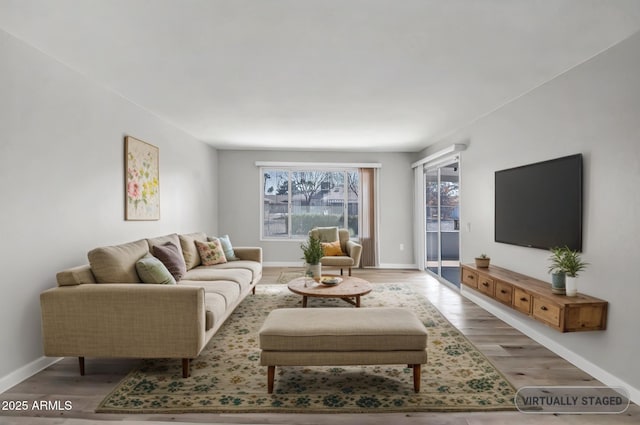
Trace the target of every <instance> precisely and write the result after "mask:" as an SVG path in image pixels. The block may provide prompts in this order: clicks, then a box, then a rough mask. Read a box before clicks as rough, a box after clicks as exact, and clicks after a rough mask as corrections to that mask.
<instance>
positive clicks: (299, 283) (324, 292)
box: [287, 276, 373, 308]
mask: <svg viewBox="0 0 640 425" xmlns="http://www.w3.org/2000/svg"><path fill="white" fill-rule="evenodd" d="M323 277H338V278H340V279H342V282H340V283H338V284H337V285H323V284H322V283H318V282H316V281H315V280H313V279H311V278H308V277H299V278H297V279H293V280H292V281H290V282H289V284H288V285H287V286H288V287H289V290H290V291H291V292H293V293H294V294H298V295H302V307H303V308H304V307H306V306H307V299H308V298H309V297H316V298H340V299H343V300H344V301H346V302H348V303H349V304H352V305H355V306H356V307H360V297H361V296H362V295H366V294H368V293H369V292H371V289H373V288H372V286H371V284H370V283H369V282H367V281H366V280H364V279H360V278H359V277H353V276H323Z"/></svg>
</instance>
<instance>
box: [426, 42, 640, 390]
mask: <svg viewBox="0 0 640 425" xmlns="http://www.w3.org/2000/svg"><path fill="white" fill-rule="evenodd" d="M465 140H466V141H468V143H469V148H468V149H467V151H465V152H463V153H462V163H461V178H462V188H461V199H462V208H461V221H462V229H463V234H462V255H463V259H464V260H465V261H466V262H471V261H472V259H473V257H474V256H475V255H477V254H478V253H481V252H487V253H489V254H490V255H491V257H492V262H493V263H494V264H496V265H499V266H503V267H506V268H509V269H512V270H515V271H518V272H521V273H524V274H527V275H531V276H534V277H537V278H539V279H543V280H546V281H549V275H548V274H547V266H548V261H547V258H548V252H546V251H544V250H537V249H531V248H521V247H515V246H511V245H506V244H500V243H495V242H494V241H493V195H494V193H493V179H494V172H495V171H496V170H500V169H504V168H508V167H513V166H517V165H523V164H527V163H531V162H536V161H540V160H546V159H551V158H556V157H560V156H564V155H569V154H574V153H582V154H583V155H584V166H585V170H584V183H585V187H584V195H585V200H584V207H585V213H584V245H583V252H584V258H585V260H586V261H588V262H589V263H591V265H590V266H589V268H588V269H587V270H586V271H585V272H584V273H583V274H582V275H581V276H580V283H579V285H580V288H579V290H580V291H581V292H584V293H586V294H589V295H593V296H596V297H599V298H603V299H605V300H607V301H609V315H608V327H607V330H606V331H603V332H584V333H571V334H560V333H557V332H555V331H553V330H551V329H549V328H547V327H545V326H544V325H541V324H539V323H537V322H534V321H531V320H529V319H522V317H523V316H520V315H518V314H516V313H512V312H511V311H509V310H508V309H505V308H503V307H502V306H500V305H498V304H497V303H490V307H491V309H492V310H493V311H494V312H497V313H498V314H500V315H501V316H504V317H506V318H507V319H510V320H516V321H522V326H523V327H524V329H526V330H527V332H529V333H530V334H532V335H536V336H537V337H539V338H540V339H542V340H544V341H546V342H547V343H549V345H550V346H552V347H554V349H555V350H556V351H558V352H561V353H563V354H565V355H567V358H569V359H570V360H572V361H574V362H576V363H577V364H579V365H581V366H583V367H585V368H587V369H588V371H590V372H592V373H595V374H596V377H598V378H600V379H604V380H608V381H609V382H610V383H612V382H626V383H627V384H628V386H630V387H634V388H635V393H634V394H635V397H636V398H635V400H636V401H638V399H639V398H640V390H639V389H640V368H638V367H637V353H638V352H640V338H638V329H637V328H638V324H639V323H640V309H639V308H637V305H636V304H637V303H638V301H639V300H640V283H639V281H638V276H637V275H638V273H637V269H636V267H637V263H638V259H640V238H639V235H640V224H639V220H638V219H639V217H640V195H639V194H640V190H639V189H638V186H639V184H640V34H636V35H635V36H633V37H631V38H630V39H628V40H626V41H624V42H622V43H620V44H619V45H617V46H615V47H613V48H611V49H610V50H608V51H606V52H604V53H602V54H600V55H598V56H597V57H595V58H593V59H591V60H590V61H588V62H586V63H584V64H582V65H581V66H579V67H577V68H574V69H573V70H571V71H569V72H567V73H565V74H564V75H561V76H560V77H558V78H556V79H555V80H553V81H551V82H549V83H547V84H545V85H544V86H542V87H540V88H538V89H536V90H534V91H532V92H530V93H529V94H527V95H525V96H523V97H521V98H519V99H518V100H516V101H514V102H512V103H510V104H509V105H507V106H505V107H503V108H502V109H500V110H498V111H497V112H495V113H493V114H491V115H489V116H487V117H485V118H483V119H481V120H479V121H477V122H476V123H474V124H472V125H469V126H468V127H467V128H464V129H462V130H460V131H458V132H457V133H456V134H454V135H452V136H451V137H448V138H447V139H446V140H443V141H441V142H440V143H439V144H438V147H441V146H444V145H447V144H451V143H457V142H460V141H465ZM432 150H437V148H436V147H434V148H432V149H430V151H432ZM426 153H427V152H423V153H422V155H424V154H426ZM467 223H470V225H471V231H470V232H466V231H465V229H466V224H467Z"/></svg>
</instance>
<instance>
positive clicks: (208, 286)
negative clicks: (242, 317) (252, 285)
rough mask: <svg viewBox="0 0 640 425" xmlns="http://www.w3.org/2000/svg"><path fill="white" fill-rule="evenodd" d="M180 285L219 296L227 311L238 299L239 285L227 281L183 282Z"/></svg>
mask: <svg viewBox="0 0 640 425" xmlns="http://www.w3.org/2000/svg"><path fill="white" fill-rule="evenodd" d="M180 285H181V286H196V287H199V288H204V292H205V294H209V293H215V294H220V295H221V296H222V297H223V298H224V301H225V307H226V308H227V309H229V308H231V307H233V305H235V304H236V303H237V302H238V299H239V298H240V284H239V283H237V282H230V281H227V280H216V281H212V282H207V281H196V280H192V281H188V280H183V281H181V282H180Z"/></svg>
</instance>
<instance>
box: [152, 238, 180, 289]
mask: <svg viewBox="0 0 640 425" xmlns="http://www.w3.org/2000/svg"><path fill="white" fill-rule="evenodd" d="M153 255H154V256H156V257H157V258H158V259H159V260H160V261H162V264H164V265H165V267H166V268H167V269H168V270H169V273H171V276H173V277H174V278H175V280H176V281H179V280H180V279H182V276H184V275H185V274H186V273H187V266H186V264H185V263H184V259H183V258H182V255H180V248H178V247H177V246H176V245H175V244H174V243H172V242H167V243H165V244H164V245H155V246H154V247H153Z"/></svg>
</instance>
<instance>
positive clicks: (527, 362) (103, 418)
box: [0, 268, 640, 425]
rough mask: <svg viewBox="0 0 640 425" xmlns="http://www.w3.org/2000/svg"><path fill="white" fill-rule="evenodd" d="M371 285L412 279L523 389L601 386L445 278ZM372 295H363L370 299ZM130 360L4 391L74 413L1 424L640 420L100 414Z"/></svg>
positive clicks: (390, 274)
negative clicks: (66, 405)
mask: <svg viewBox="0 0 640 425" xmlns="http://www.w3.org/2000/svg"><path fill="white" fill-rule="evenodd" d="M284 270H291V269H283V268H265V270H264V278H263V280H262V282H261V283H262V284H264V283H267V284H268V283H275V282H276V279H277V278H278V276H279V275H280V272H281V271H284ZM354 275H356V276H358V277H361V278H363V279H367V280H369V281H370V282H372V283H374V284H375V283H389V282H405V283H407V284H410V285H412V286H413V287H414V288H417V289H419V290H420V291H422V292H423V293H424V294H425V295H426V296H427V297H428V298H429V299H430V300H431V302H432V303H433V304H434V305H435V306H436V307H437V308H438V309H439V310H440V311H441V312H442V313H443V314H444V315H445V316H446V317H447V319H449V321H450V322H451V323H453V325H454V326H456V327H457V328H458V329H460V330H461V331H462V332H463V333H464V334H465V335H466V336H467V337H468V338H469V339H470V340H471V341H472V342H473V343H474V344H475V345H476V347H478V349H480V350H481V351H482V352H483V353H484V354H485V355H486V356H487V357H488V358H489V359H490V360H491V361H492V362H493V364H494V365H495V366H496V367H497V368H498V369H499V370H500V371H501V372H502V373H503V374H504V375H505V376H506V377H507V378H508V379H509V381H511V383H512V384H513V385H514V386H515V387H516V388H519V387H521V386H525V385H599V384H600V383H599V382H597V381H596V380H595V379H593V378H592V377H591V376H589V375H588V374H586V373H585V372H583V371H581V370H580V369H578V368H576V367H574V366H573V365H571V364H570V363H569V362H567V361H565V360H563V359H561V358H560V357H558V356H557V355H555V354H554V353H552V352H551V351H549V350H548V349H546V348H544V347H543V346H541V345H540V344H538V343H536V342H535V341H533V340H531V339H530V338H528V337H527V336H525V335H523V334H522V333H520V332H518V331H517V330H515V329H513V328H512V327H510V326H509V325H507V324H506V323H504V322H502V321H501V320H499V319H497V318H496V317H494V316H492V315H491V314H489V313H487V312H486V311H485V310H483V309H482V308H480V307H478V306H477V305H475V304H474V303H472V302H470V301H468V300H467V299H466V298H464V297H462V296H461V295H460V294H459V293H458V292H457V291H455V290H452V289H450V288H449V287H447V286H445V285H443V284H440V283H439V282H437V281H436V280H435V279H433V278H431V277H429V276H428V275H427V274H426V273H422V272H419V271H413V270H373V269H366V270H355V271H354ZM365 302H366V297H364V298H363V303H365ZM137 362H138V361H136V360H126V359H87V375H85V376H83V377H81V376H79V374H78V364H77V359H75V358H67V359H64V360H62V361H60V362H58V363H56V364H55V365H53V366H51V367H49V368H47V369H45V370H43V371H42V372H40V373H38V374H36V375H34V376H33V377H31V378H29V379H27V380H26V381H24V382H22V383H20V384H18V385H16V386H15V387H13V388H11V389H10V390H8V391H6V392H5V393H3V394H0V403H2V402H3V401H23V400H24V401H27V402H28V405H29V406H32V404H33V402H34V401H39V400H48V401H60V402H61V403H63V404H64V402H65V401H70V402H71V404H72V408H71V409H70V410H68V411H64V412H59V411H57V412H56V411H37V410H31V409H29V410H27V411H25V412H16V411H0V424H1V425H4V424H6V425H13V424H19V425H22V424H34V425H53V424H59V425H86V424H95V423H99V424H105V425H107V424H111V423H113V424H119V425H123V424H136V425H139V424H140V423H166V422H171V423H174V424H193V423H210V424H213V423H216V424H236V423H237V424H320V425H323V424H332V425H342V424H344V425H352V424H363V423H367V424H389V423H393V424H394V425H403V424H425V423H429V424H442V425H481V424H498V425H499V424H509V425H511V424H514V423H516V424H524V425H528V424H551V425H553V424H559V425H560V424H581V425H589V424H605V425H606V424H638V423H640V408H639V407H638V406H635V405H632V406H630V408H629V409H628V410H627V411H626V412H625V413H623V414H618V415H557V416H556V415H536V414H522V413H519V412H487V413H409V414H407V413H390V414H324V415H322V414H263V413H261V414H183V415H131V414H122V415H115V414H95V413H94V409H95V407H96V406H97V404H98V403H99V402H100V401H101V400H102V399H103V398H104V397H105V396H106V395H107V394H108V393H109V391H111V390H112V389H113V388H114V387H115V385H116V384H117V383H118V382H119V381H120V379H122V378H123V377H124V376H125V375H126V374H127V372H128V371H129V370H130V369H131V368H132V367H134V366H135V365H136V364H137Z"/></svg>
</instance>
